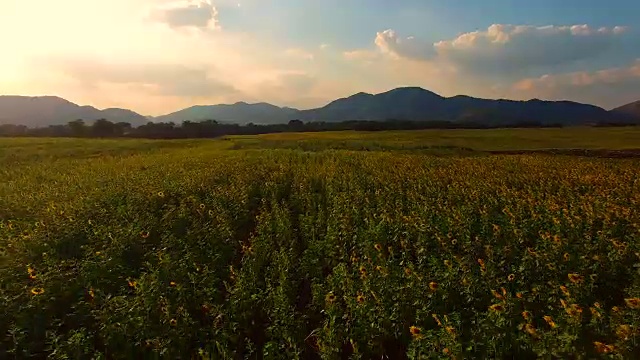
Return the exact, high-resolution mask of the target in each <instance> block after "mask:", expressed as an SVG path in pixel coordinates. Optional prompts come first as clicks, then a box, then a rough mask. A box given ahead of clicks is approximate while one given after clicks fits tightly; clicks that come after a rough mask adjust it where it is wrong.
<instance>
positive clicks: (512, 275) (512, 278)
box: [507, 274, 516, 281]
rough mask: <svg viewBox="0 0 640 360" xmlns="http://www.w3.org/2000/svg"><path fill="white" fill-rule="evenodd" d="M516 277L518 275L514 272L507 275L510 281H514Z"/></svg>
mask: <svg viewBox="0 0 640 360" xmlns="http://www.w3.org/2000/svg"><path fill="white" fill-rule="evenodd" d="M515 279H516V276H515V275H514V274H509V276H508V277H507V280H509V281H513V280H515Z"/></svg>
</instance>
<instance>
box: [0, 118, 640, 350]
mask: <svg viewBox="0 0 640 360" xmlns="http://www.w3.org/2000/svg"><path fill="white" fill-rule="evenodd" d="M638 148H640V128H598V129H595V128H576V129H531V130H517V129H511V130H443V131H416V132H376V133H356V132H333V133H317V134H272V135H262V136H250V137H249V136H243V137H226V138H223V139H216V140H188V141H184V140H180V141H144V140H96V139H10V138H9V139H0V334H2V337H0V358H2V359H5V358H6V359H8V358H30V357H31V358H46V357H49V358H52V359H69V358H71V359H82V358H95V359H134V358H136V359H137V358H168V359H191V358H207V359H208V358H211V359H243V358H244V359H284V358H286V359H295V358H302V359H347V358H349V359H373V358H375V359H380V358H383V359H384V358H388V359H406V358H408V359H425V358H443V359H447V358H455V359H467V358H478V359H480V358H507V359H511V358H517V359H529V358H538V357H542V358H598V357H603V358H629V359H631V358H640V332H639V331H640V274H639V272H640V158H638V157H632V156H630V157H627V158H619V157H617V158H614V157H604V156H600V155H601V154H602V153H601V152H599V151H603V150H607V151H612V150H624V151H627V152H629V153H631V154H633V153H634V151H636V150H637V149H638ZM549 149H556V150H562V149H565V150H566V149H590V150H592V151H594V152H586V153H585V154H587V155H592V156H567V155H563V154H562V152H560V153H561V154H554V153H553V152H551V151H549ZM554 151H555V150H554ZM514 152H523V153H522V154H513V153H514ZM529 152H530V153H529ZM555 152H557V151H555ZM607 154H610V153H609V152H606V154H605V155H607Z"/></svg>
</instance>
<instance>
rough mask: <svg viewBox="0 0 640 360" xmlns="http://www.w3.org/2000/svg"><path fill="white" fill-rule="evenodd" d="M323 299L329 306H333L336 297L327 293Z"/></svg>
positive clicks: (331, 293)
mask: <svg viewBox="0 0 640 360" xmlns="http://www.w3.org/2000/svg"><path fill="white" fill-rule="evenodd" d="M324 299H325V300H326V301H327V302H328V303H329V304H333V303H334V302H335V301H336V296H335V295H334V294H333V292H330V293H328V294H327V295H326V296H325V297H324Z"/></svg>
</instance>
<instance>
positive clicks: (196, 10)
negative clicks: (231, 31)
mask: <svg viewBox="0 0 640 360" xmlns="http://www.w3.org/2000/svg"><path fill="white" fill-rule="evenodd" d="M151 17H152V18H153V19H154V20H156V21H159V22H162V23H165V24H167V25H168V26H170V27H172V28H197V29H216V28H218V27H219V26H218V11H217V10H216V7H215V6H214V5H213V4H212V3H211V1H209V0H186V1H178V2H172V3H168V4H165V5H163V6H160V7H158V8H155V9H154V10H153V11H152V13H151Z"/></svg>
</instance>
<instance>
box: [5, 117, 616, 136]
mask: <svg viewBox="0 0 640 360" xmlns="http://www.w3.org/2000/svg"><path fill="white" fill-rule="evenodd" d="M599 125H600V126H603V125H607V126H615V125H616V124H599ZM560 126H561V125H560V124H542V123H539V122H535V121H526V122H519V123H513V124H508V123H500V124H499V123H479V122H450V121H406V120H386V121H365V120H354V121H344V122H308V123H304V122H302V121H300V120H291V121H289V122H288V123H286V124H271V125H256V124H253V123H249V124H245V125H240V124H229V123H222V122H218V121H216V120H205V121H198V122H196V121H184V122H183V123H182V124H175V123H173V122H169V123H164V122H149V123H147V124H145V125H141V126H138V127H133V126H132V125H131V124H130V123H127V122H117V123H114V122H111V121H109V120H106V119H99V120H96V121H94V122H92V123H90V124H89V123H87V122H85V121H83V120H74V121H71V122H69V123H67V124H65V125H51V126H47V127H40V128H29V127H27V126H24V125H0V136H4V137H89V138H127V137H128V138H146V139H185V138H215V137H220V136H225V135H257V134H267V133H281V132H318V131H341V130H356V131H383V130H422V129H487V128H498V127H500V128H505V127H520V128H523V127H528V128H531V127H560Z"/></svg>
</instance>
